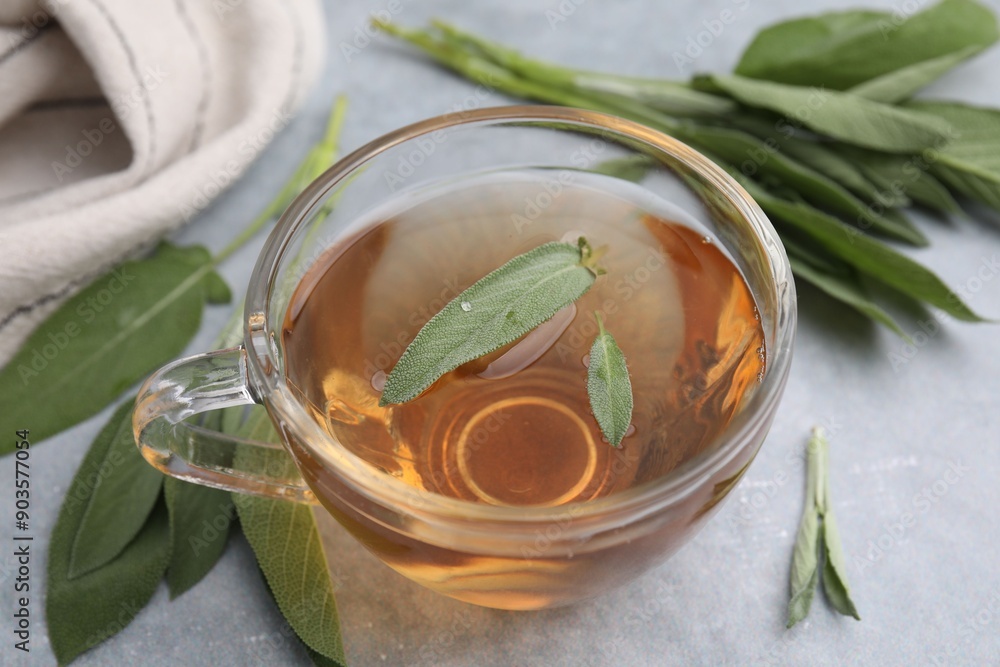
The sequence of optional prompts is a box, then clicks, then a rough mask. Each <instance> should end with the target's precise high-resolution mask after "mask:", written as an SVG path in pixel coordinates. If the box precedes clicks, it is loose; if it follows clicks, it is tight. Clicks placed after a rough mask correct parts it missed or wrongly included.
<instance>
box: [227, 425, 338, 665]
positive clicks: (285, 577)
mask: <svg viewBox="0 0 1000 667" xmlns="http://www.w3.org/2000/svg"><path fill="white" fill-rule="evenodd" d="M237 435H240V436H241V437H244V438H247V439H249V440H256V441H259V442H273V443H277V442H279V438H278V434H277V433H275V431H274V426H273V425H272V423H271V420H270V418H269V417H268V415H267V412H266V411H265V410H264V409H263V408H261V407H255V408H253V409H252V410H251V411H250V414H249V416H248V418H247V420H246V421H245V422H244V424H243V425H242V426H241V428H240V430H239V432H238V433H237ZM271 452H277V453H278V454H280V458H275V457H273V455H272V454H271ZM258 457H265V461H264V462H263V464H264V465H267V466H269V467H268V469H269V470H270V471H273V472H275V473H276V474H281V471H280V470H277V466H280V465H283V466H286V469H285V470H284V473H285V474H287V475H292V474H297V473H296V472H295V469H294V464H293V463H292V460H291V457H289V456H288V454H287V453H285V452H283V451H281V450H263V449H262V448H257V449H243V450H241V451H239V452H238V453H237V458H238V459H254V458H258ZM260 464H261V461H253V460H241V461H239V462H238V465H237V467H239V468H244V467H248V466H249V467H251V468H255V467H258V465H260ZM232 499H233V502H234V503H235V504H236V509H237V511H238V512H239V517H240V524H241V525H242V526H243V533H244V535H246V538H247V540H248V541H249V542H250V546H251V547H253V551H254V554H255V555H256V557H257V564H258V565H259V566H260V569H261V571H262V572H263V573H264V577H265V579H266V580H267V585H268V586H269V587H270V589H271V593H272V594H273V595H274V598H275V600H276V601H277V603H278V608H279V609H280V610H281V613H282V615H283V616H284V617H285V619H286V620H287V621H288V623H289V624H290V625H291V626H292V629H293V630H295V633H296V634H297V635H298V636H299V638H300V639H301V640H302V641H303V642H304V643H305V644H306V646H308V647H309V648H310V649H312V650H314V651H316V652H317V653H320V654H321V655H323V656H325V657H327V658H330V659H332V660H335V661H337V662H338V663H339V664H346V659H345V657H344V644H343V639H342V637H341V631H340V620H339V617H338V615H337V602H336V600H335V598H334V585H333V581H331V579H330V570H329V567H328V565H327V561H326V555H325V554H324V552H323V544H322V540H321V538H320V534H319V530H318V529H317V527H316V519H315V517H314V516H313V511H312V508H311V507H310V506H309V505H303V504H300V503H294V502H290V501H287V500H274V499H271V498H263V497H260V496H251V495H248V494H243V493H233V494H232Z"/></svg>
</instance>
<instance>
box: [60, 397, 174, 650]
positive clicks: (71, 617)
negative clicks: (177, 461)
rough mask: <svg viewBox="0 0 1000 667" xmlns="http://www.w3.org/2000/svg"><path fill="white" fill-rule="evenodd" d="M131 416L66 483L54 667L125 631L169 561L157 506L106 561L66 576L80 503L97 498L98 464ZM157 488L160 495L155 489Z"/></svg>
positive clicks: (117, 422) (119, 419)
mask: <svg viewBox="0 0 1000 667" xmlns="http://www.w3.org/2000/svg"><path fill="white" fill-rule="evenodd" d="M130 413H131V404H129V403H125V404H123V406H122V407H121V408H119V409H118V410H117V411H116V413H115V415H114V417H113V418H112V419H111V420H110V421H109V422H108V423H107V425H106V426H105V427H104V429H103V430H102V431H101V433H100V434H99V435H98V437H97V438H96V440H95V441H94V445H93V446H92V447H91V448H90V450H89V451H88V452H87V454H86V456H85V457H84V459H83V463H82V464H81V465H80V468H79V470H78V471H77V473H76V475H75V476H74V477H73V481H72V482H71V483H70V487H69V491H68V492H67V494H66V498H65V499H64V500H63V504H62V507H61V508H60V510H59V517H58V519H57V521H56V525H55V528H54V529H53V531H52V538H51V541H50V543H49V555H48V568H47V569H48V576H47V586H48V593H47V595H46V597H45V618H46V625H47V626H48V632H49V640H50V642H51V644H52V650H53V652H55V655H56V659H57V660H58V661H59V663H60V664H67V663H69V662H70V661H72V660H73V659H74V658H75V657H76V656H78V655H79V654H80V653H82V652H84V651H86V650H87V649H89V648H91V647H92V646H95V645H97V644H99V643H100V642H102V641H104V640H105V639H107V638H108V637H110V636H112V635H114V634H116V633H118V632H119V631H121V630H122V629H123V628H124V627H125V626H127V625H128V624H129V623H130V622H131V621H132V619H133V618H134V617H135V615H136V614H137V613H138V612H139V610H140V609H142V608H143V607H144V606H145V605H146V603H147V602H149V599H150V598H151V597H152V596H153V593H154V592H155V591H156V588H157V586H158V585H159V582H160V580H161V579H162V578H163V574H164V572H165V571H166V569H167V564H168V563H169V561H170V529H169V526H168V523H167V515H166V511H165V509H164V508H163V506H162V505H157V506H154V508H153V510H152V512H149V513H148V516H147V517H146V519H145V523H144V524H143V525H142V527H141V529H140V530H139V531H138V533H137V534H135V535H134V537H133V538H132V539H131V540H130V541H128V542H127V544H125V546H124V547H123V548H122V549H120V550H119V552H118V553H117V554H116V555H115V556H114V557H113V558H111V560H108V561H107V562H105V563H103V564H102V565H100V566H98V567H96V568H95V569H92V570H89V571H87V572H85V573H82V574H78V575H77V576H75V577H71V576H70V561H71V558H72V553H73V550H74V544H76V543H77V540H78V539H79V537H80V535H81V532H80V531H81V526H82V525H83V523H84V521H85V518H86V516H87V513H88V507H89V505H88V504H87V503H85V502H81V500H83V499H88V498H90V497H91V495H92V494H93V493H94V492H95V482H94V477H95V475H96V476H98V477H99V476H100V474H101V473H100V471H101V466H102V464H104V463H106V462H107V461H109V460H111V459H109V456H108V455H109V452H110V451H113V447H114V446H115V444H116V441H119V442H121V441H123V440H124V436H123V435H122V434H121V428H122V424H123V423H124V422H125V421H128V422H131V420H130V419H129V415H130ZM136 456H138V453H137V454H136ZM143 465H146V464H145V462H143ZM154 472H155V471H154ZM111 474H112V475H114V474H116V473H115V472H112V473H111ZM157 474H158V473H157ZM156 488H157V491H158V490H159V485H156ZM105 500H107V498H105ZM123 511H125V512H126V514H129V513H130V512H129V510H127V509H125V510H123ZM133 518H134V517H133Z"/></svg>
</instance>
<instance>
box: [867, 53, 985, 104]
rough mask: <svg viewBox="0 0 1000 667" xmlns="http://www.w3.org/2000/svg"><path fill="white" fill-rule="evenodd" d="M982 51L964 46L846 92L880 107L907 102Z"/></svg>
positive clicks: (887, 73) (870, 80)
mask: <svg viewBox="0 0 1000 667" xmlns="http://www.w3.org/2000/svg"><path fill="white" fill-rule="evenodd" d="M982 50H983V47H982V46H980V45H976V46H968V47H966V48H964V49H959V50H958V51H954V52H952V53H946V54H944V55H943V56H938V57H937V58H930V59H929V60H924V61H922V62H919V63H914V64H913V65H909V66H907V67H903V68H901V69H898V70H895V71H893V72H886V73H885V74H883V75H881V76H878V77H876V78H874V79H869V80H868V81H865V82H864V83H861V84H858V85H857V86H854V87H853V88H851V89H850V90H849V91H848V92H850V93H851V94H852V95H857V96H858V97H864V98H865V99H869V100H872V101H873V102H882V103H884V104H894V103H896V102H902V101H904V100H908V99H910V97H912V96H913V94H914V93H916V92H917V91H918V90H920V89H921V88H923V87H924V86H926V85H927V84H929V83H931V82H932V81H935V80H937V79H939V78H940V77H941V76H942V75H943V74H944V73H945V72H947V71H949V70H951V69H952V68H954V67H955V66H956V65H958V64H960V63H963V62H965V61H966V60H968V59H969V58H971V57H972V56H974V55H976V54H977V53H980V52H981V51H982Z"/></svg>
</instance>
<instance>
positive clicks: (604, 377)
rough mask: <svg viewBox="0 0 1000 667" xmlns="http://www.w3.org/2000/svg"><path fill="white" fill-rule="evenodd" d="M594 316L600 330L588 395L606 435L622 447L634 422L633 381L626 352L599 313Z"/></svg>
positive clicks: (592, 349) (592, 356) (593, 348)
mask: <svg viewBox="0 0 1000 667" xmlns="http://www.w3.org/2000/svg"><path fill="white" fill-rule="evenodd" d="M595 317H596V318H597V326H598V328H599V332H598V334H597V338H596V339H595V340H594V344H593V345H592V346H591V347H590V365H589V366H588V368H587V395H588V396H589V397H590V407H591V409H592V410H593V411H594V417H595V418H596V419H597V423H598V424H599V425H600V427H601V431H602V432H603V433H604V437H605V438H607V439H608V442H609V443H611V444H612V445H613V446H615V447H620V446H621V443H622V439H623V438H624V437H625V434H626V433H628V428H629V425H630V424H631V422H632V407H633V402H632V382H631V380H630V379H629V374H628V367H627V366H626V365H625V355H624V354H622V351H621V348H620V347H618V343H617V342H616V341H615V339H614V336H612V335H611V334H610V333H608V331H607V329H605V328H604V322H603V321H601V316H600V314H597V313H595Z"/></svg>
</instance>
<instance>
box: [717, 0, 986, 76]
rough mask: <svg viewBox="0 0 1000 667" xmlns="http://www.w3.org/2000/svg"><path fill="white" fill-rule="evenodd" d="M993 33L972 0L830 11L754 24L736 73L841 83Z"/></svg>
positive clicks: (978, 42)
mask: <svg viewBox="0 0 1000 667" xmlns="http://www.w3.org/2000/svg"><path fill="white" fill-rule="evenodd" d="M997 37H998V35H997V24H996V17H994V15H993V12H991V11H990V10H989V9H987V8H986V7H984V6H983V5H981V4H979V3H977V2H973V1H972V0H945V1H944V2H941V3H939V4H937V5H934V6H933V7H930V8H928V9H926V10H925V11H922V12H920V13H918V14H915V15H912V16H909V17H906V16H905V15H902V14H900V13H886V12H873V11H847V12H836V13H829V14H822V15H820V16H816V17H810V18H801V19H794V20H791V21H785V22H783V23H779V24H777V25H774V26H771V27H769V28H767V29H765V30H763V31H761V32H760V33H758V34H757V36H756V37H755V38H754V40H753V42H752V43H751V44H750V46H749V47H748V48H747V50H746V51H745V52H744V53H743V55H742V57H741V58H740V62H739V64H738V65H737V66H736V73H737V74H740V75H742V76H747V77H752V78H755V79H767V80H770V81H777V82H780V83H787V84H792V85H801V86H825V87H827V88H833V89H836V90H846V89H848V88H851V87H853V86H857V85H858V84H860V83H862V82H865V81H868V80H870V79H874V78H876V77H879V76H882V75H885V74H888V73H889V72H894V71H896V70H900V69H902V68H904V67H908V66H910V65H915V64H916V63H920V62H926V61H927V60H930V59H932V58H938V57H940V56H945V55H947V54H951V53H955V52H958V51H962V50H964V49H967V48H969V47H979V48H985V47H987V46H989V45H990V44H993V43H994V42H996V41H997Z"/></svg>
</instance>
